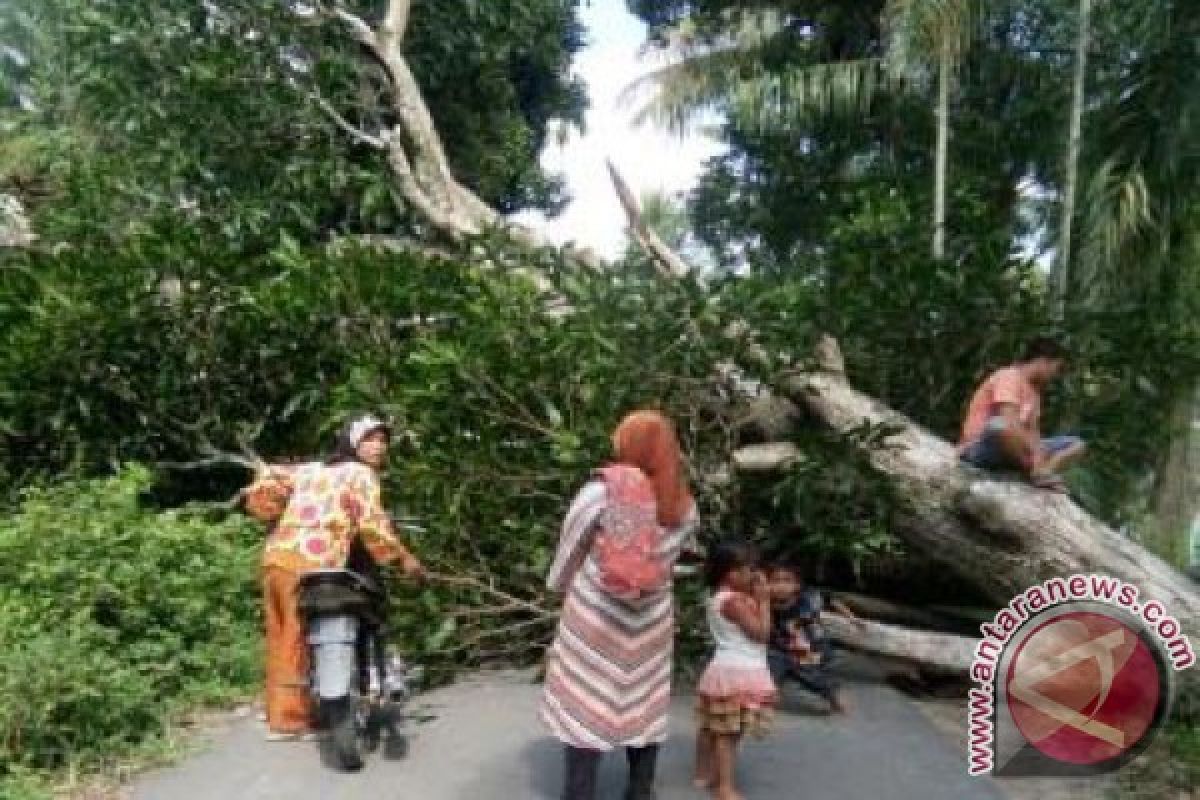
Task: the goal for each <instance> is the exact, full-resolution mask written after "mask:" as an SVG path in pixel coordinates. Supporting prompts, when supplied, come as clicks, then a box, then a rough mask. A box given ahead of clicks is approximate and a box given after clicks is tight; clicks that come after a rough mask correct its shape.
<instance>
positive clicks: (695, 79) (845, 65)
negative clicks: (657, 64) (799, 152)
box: [625, 0, 977, 259]
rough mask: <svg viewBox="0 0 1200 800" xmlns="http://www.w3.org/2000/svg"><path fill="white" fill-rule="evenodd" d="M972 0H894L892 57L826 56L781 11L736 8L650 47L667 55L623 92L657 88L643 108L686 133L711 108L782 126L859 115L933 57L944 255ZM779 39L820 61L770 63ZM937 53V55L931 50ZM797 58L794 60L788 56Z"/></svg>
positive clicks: (920, 79) (937, 218) (936, 232)
mask: <svg viewBox="0 0 1200 800" xmlns="http://www.w3.org/2000/svg"><path fill="white" fill-rule="evenodd" d="M976 16H977V14H976V10H975V0H887V2H886V4H885V5H884V14H883V17H884V21H885V22H886V27H887V29H888V33H889V36H888V43H887V51H886V55H884V54H880V55H872V56H866V57H861V58H853V59H838V60H821V59H822V57H824V56H828V54H827V53H824V52H822V51H821V49H820V47H819V46H818V45H817V43H816V41H815V38H814V37H813V36H812V34H811V31H809V32H806V31H805V29H804V27H803V26H801V27H797V26H796V25H794V20H792V19H791V18H790V17H789V16H788V15H787V14H785V13H783V12H782V11H780V10H777V9H770V8H767V9H763V8H758V9H753V10H741V11H734V12H730V13H728V14H726V15H725V17H724V20H723V22H724V24H723V25H722V26H721V29H720V30H719V31H717V32H716V33H702V32H701V31H699V30H697V29H696V28H695V27H694V26H692V25H691V24H690V23H688V22H686V21H685V22H684V23H683V24H681V25H680V26H679V27H678V28H676V29H674V30H672V31H669V32H667V34H666V35H665V36H664V37H663V38H662V40H661V41H660V42H658V43H656V44H654V45H653V46H652V47H651V50H652V51H653V52H655V53H656V54H657V55H658V56H660V57H664V58H666V59H667V60H668V62H669V63H668V64H667V65H666V66H664V67H661V68H659V69H656V70H654V71H652V72H651V73H649V74H648V75H646V76H644V77H643V78H641V79H640V80H639V81H637V82H636V83H634V84H633V85H632V86H631V87H630V88H629V89H628V90H627V91H626V95H625V96H626V98H627V99H631V98H634V97H636V96H637V95H638V94H641V93H645V92H646V91H647V90H649V92H650V100H649V102H647V103H646V104H645V105H644V106H643V108H642V110H641V112H640V114H639V118H640V119H642V120H646V119H650V120H653V121H655V122H657V123H659V124H661V125H664V126H666V127H667V128H669V129H671V130H675V131H677V132H682V131H683V130H685V129H686V128H687V127H688V126H689V125H690V124H691V123H693V122H695V121H696V120H698V119H703V118H704V115H705V114H706V113H708V112H712V111H714V110H722V111H725V112H726V113H729V114H730V115H732V116H733V117H735V118H736V119H737V120H738V122H739V123H740V124H743V125H753V126H755V127H758V128H759V129H772V128H774V129H778V128H780V127H786V126H787V124H788V123H789V122H791V121H794V120H796V119H800V118H804V117H811V116H814V115H830V114H837V115H844V116H849V117H856V118H859V119H861V118H862V117H864V116H865V115H866V114H867V113H868V112H869V111H870V110H871V107H872V104H873V102H874V101H875V100H876V99H877V98H878V97H879V95H880V94H882V93H884V92H897V91H900V90H902V88H903V87H904V86H906V85H917V86H919V85H921V84H922V83H924V82H925V80H924V78H925V74H926V73H927V72H928V71H929V68H930V66H931V64H932V65H934V68H935V69H936V74H937V100H936V105H935V109H934V113H935V115H936V118H937V141H936V145H935V169H934V192H933V195H934V210H933V242H932V251H933V255H934V257H935V258H938V259H941V258H943V257H944V255H945V233H946V231H945V229H946V183H947V171H948V167H947V162H948V151H949V138H950V132H949V131H950V94H951V89H952V86H953V81H954V72H955V70H956V69H957V67H958V65H959V64H960V63H961V61H962V58H963V56H964V55H965V53H966V50H967V46H968V44H969V42H970V39H971V33H972V29H973V27H972V26H973V20H974V19H975V17H976ZM781 46H791V47H796V48H809V49H810V50H811V51H812V56H813V60H812V61H811V62H808V63H803V60H802V63H801V64H800V65H799V66H789V67H786V68H784V69H782V70H779V69H774V70H772V69H768V68H767V67H766V66H765V62H766V60H767V59H766V58H765V57H766V55H767V54H769V53H770V52H772V51H773V50H774V51H778V48H780V47H781ZM931 54H934V57H933V58H931V57H930V55H931ZM791 63H794V62H791Z"/></svg>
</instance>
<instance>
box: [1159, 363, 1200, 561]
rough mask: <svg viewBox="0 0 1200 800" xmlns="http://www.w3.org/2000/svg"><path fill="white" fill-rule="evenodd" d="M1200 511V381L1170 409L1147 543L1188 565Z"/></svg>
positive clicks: (1163, 555) (1169, 558)
mask: <svg viewBox="0 0 1200 800" xmlns="http://www.w3.org/2000/svg"><path fill="white" fill-rule="evenodd" d="M1197 513H1200V384H1198V385H1196V386H1194V387H1192V388H1191V390H1189V391H1187V392H1184V393H1181V394H1180V396H1179V398H1178V399H1177V400H1176V401H1175V404H1174V407H1173V408H1172V410H1171V441H1170V444H1169V445H1168V447H1167V452H1166V455H1165V457H1164V458H1163V463H1162V466H1161V467H1160V468H1159V473H1158V480H1157V482H1156V486H1155V492H1154V523H1153V528H1154V530H1153V531H1152V533H1151V538H1150V540H1149V541H1148V542H1147V545H1148V546H1149V547H1150V548H1151V549H1152V550H1154V552H1156V553H1158V554H1159V555H1160V556H1162V557H1163V558H1165V559H1167V560H1168V561H1170V562H1172V563H1174V564H1176V565H1178V566H1181V567H1184V566H1189V565H1188V564H1187V563H1186V562H1187V560H1188V557H1189V556H1188V553H1187V552H1186V551H1187V549H1188V539H1189V532H1190V530H1191V527H1192V522H1193V521H1194V520H1195V519H1196V516H1197Z"/></svg>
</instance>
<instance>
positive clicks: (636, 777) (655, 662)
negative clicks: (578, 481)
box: [540, 411, 697, 800]
mask: <svg viewBox="0 0 1200 800" xmlns="http://www.w3.org/2000/svg"><path fill="white" fill-rule="evenodd" d="M613 449H614V456H615V458H614V461H615V464H613V465H611V466H610V467H608V468H606V469H604V470H600V471H599V473H598V475H597V476H596V477H595V478H593V480H591V481H589V482H588V483H587V484H586V485H585V486H584V487H583V488H582V489H581V490H580V491H579V493H578V494H577V495H576V497H575V500H574V502H573V503H572V504H571V508H570V510H569V511H568V513H567V517H566V520H565V521H564V523H563V529H562V534H561V536H560V539H559V543H558V552H557V555H556V557H555V559H554V563H553V565H552V566H551V568H550V574H549V576H548V578H547V585H548V586H549V587H550V588H551V589H552V590H554V591H557V592H562V593H565V594H566V598H565V600H564V603H563V609H562V614H561V616H560V618H559V623H558V631H557V633H556V635H555V638H554V643H553V644H552V645H551V646H550V650H549V652H548V654H547V668H546V683H545V690H544V693H543V699H542V705H541V710H540V714H541V717H542V720H543V721H544V722H545V724H546V725H547V726H548V727H549V729H550V731H551V732H552V733H553V734H554V736H555V737H557V738H558V739H559V740H560V741H562V742H563V744H564V745H565V746H566V779H565V781H564V789H563V800H593V798H594V796H595V782H596V771H597V767H598V764H599V759H600V756H601V755H602V754H603V753H605V752H607V751H610V750H613V749H616V748H621V747H623V748H625V749H626V755H627V758H628V762H629V789H628V791H627V792H626V795H625V796H626V798H627V800H652V798H653V797H654V788H653V784H654V769H655V762H656V759H657V756H658V747H659V745H660V744H661V743H662V742H663V741H664V740H665V739H666V737H667V709H668V706H669V704H670V696H671V651H672V645H673V642H674V598H673V595H672V591H671V589H672V586H671V574H672V568H673V567H674V565H675V561H676V559H677V558H678V556H679V552H680V550H681V548H682V546H683V544H684V542H685V540H686V539H687V538H688V537H689V535H690V534H691V532H692V530H693V529H694V528H695V525H696V519H697V518H696V507H695V503H694V502H693V500H692V496H691V493H690V492H689V491H688V487H687V484H686V482H685V481H684V478H683V463H682V461H683V459H682V455H681V453H680V449H679V442H678V439H677V438H676V435H675V430H674V427H673V426H672V425H671V423H670V421H669V420H668V419H667V418H666V417H665V416H663V415H662V414H660V413H658V412H655V411H636V412H634V413H632V414H630V415H629V416H627V417H626V418H625V419H624V420H622V422H621V424H620V425H619V426H618V427H617V430H616V432H615V433H614V434H613ZM629 468H634V469H629ZM639 489H640V490H642V493H641V494H638V491H639ZM637 497H642V498H644V499H645V503H644V504H643V506H641V507H640V508H639V507H638V506H637V505H636V500H631V498H637ZM631 509H632V511H631ZM639 510H640V511H641V512H648V514H649V525H648V526H644V527H642V528H640V529H638V530H641V531H642V532H645V531H647V530H649V531H651V532H652V533H650V536H651V538H650V539H645V540H644V542H645V544H646V545H647V547H646V553H647V558H646V564H647V565H648V567H649V569H650V571H651V572H652V573H654V574H656V575H657V576H658V583H653V582H652V581H651V582H649V583H647V584H645V585H651V586H653V588H651V589H648V590H647V589H645V588H643V590H642V591H640V592H632V593H631V592H627V591H623V590H622V589H621V587H619V586H617V587H614V584H613V581H612V579H611V574H612V572H611V570H609V568H608V567H607V566H606V565H607V563H608V562H607V561H606V560H605V559H606V558H608V556H607V555H606V552H611V551H606V548H608V547H610V546H611V545H610V543H611V541H612V539H611V538H610V532H612V531H618V538H619V535H620V534H619V532H620V531H621V530H623V529H631V530H632V529H636V528H637V523H636V521H635V522H633V523H632V524H629V520H630V519H634V518H636V516H637V514H638V513H639ZM623 523H626V524H624V527H623ZM619 546H621V545H618V547H619Z"/></svg>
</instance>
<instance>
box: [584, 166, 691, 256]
mask: <svg viewBox="0 0 1200 800" xmlns="http://www.w3.org/2000/svg"><path fill="white" fill-rule="evenodd" d="M604 163H605V164H606V165H607V166H608V175H609V177H610V178H611V179H612V183H613V187H614V188H615V189H616V191H617V198H618V199H619V200H620V201H621V208H623V209H625V218H626V219H627V220H628V221H629V233H630V234H631V235H632V236H633V238H634V240H635V241H636V242H637V243H638V245H639V246H640V247H641V248H642V250H643V251H645V253H646V254H647V255H648V256H650V259H651V260H652V261H653V262H654V266H655V267H657V268H658V269H659V270H660V271H661V272H663V273H664V274H666V276H667V277H669V278H682V277H683V276H685V275H690V274H692V272H693V270H692V268H691V267H690V266H689V265H688V264H687V262H685V261H684V260H683V259H682V258H680V257H679V256H678V255H677V254H676V253H675V251H674V250H672V249H671V248H670V247H668V246H667V243H666V242H664V241H663V240H662V238H661V237H660V236H659V235H658V233H657V232H656V231H655V230H654V229H653V228H651V227H650V226H649V225H647V224H646V220H645V219H644V218H643V217H642V209H641V204H640V203H639V202H638V200H637V198H636V197H634V196H633V192H631V191H630V190H629V184H627V183H625V179H624V178H622V177H621V173H619V172H617V168H616V167H614V166H613V163H612V161H607V160H606V161H605V162H604Z"/></svg>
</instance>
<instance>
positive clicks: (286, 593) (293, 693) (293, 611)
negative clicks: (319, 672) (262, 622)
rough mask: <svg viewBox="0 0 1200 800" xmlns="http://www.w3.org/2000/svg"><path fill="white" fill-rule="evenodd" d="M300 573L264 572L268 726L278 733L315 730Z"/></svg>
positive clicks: (268, 570) (277, 569)
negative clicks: (300, 607)
mask: <svg viewBox="0 0 1200 800" xmlns="http://www.w3.org/2000/svg"><path fill="white" fill-rule="evenodd" d="M299 582H300V574H299V573H297V572H293V571H291V570H288V569H283V568H282V567H271V566H269V567H265V568H264V569H263V601H264V606H265V613H264V617H265V618H266V623H267V726H268V727H269V728H270V729H271V730H272V731H274V732H276V733H303V732H306V731H309V730H311V729H312V727H313V724H312V722H313V720H312V716H313V715H312V700H311V699H310V696H309V689H308V643H307V642H306V641H305V631H304V621H303V620H302V619H301V618H300V609H299V603H298V598H297V592H296V589H297V585H298V584H299Z"/></svg>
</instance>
